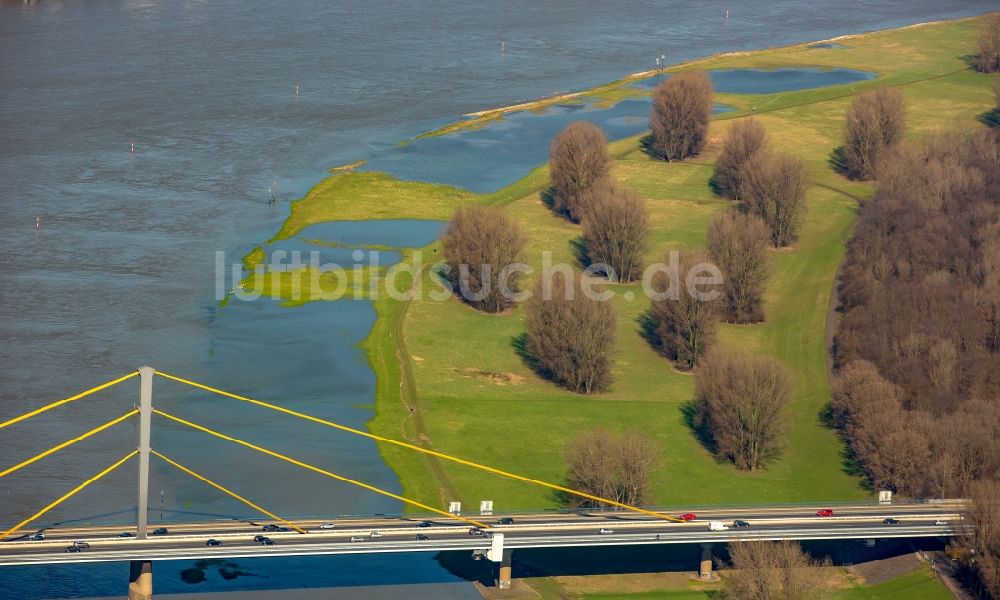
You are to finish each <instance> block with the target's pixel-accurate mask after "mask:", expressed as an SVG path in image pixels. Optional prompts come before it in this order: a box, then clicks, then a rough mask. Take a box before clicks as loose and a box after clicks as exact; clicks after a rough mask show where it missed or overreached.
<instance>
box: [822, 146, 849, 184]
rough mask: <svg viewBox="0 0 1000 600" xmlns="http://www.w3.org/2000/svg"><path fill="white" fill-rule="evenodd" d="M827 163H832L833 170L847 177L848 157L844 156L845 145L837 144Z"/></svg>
mask: <svg viewBox="0 0 1000 600" xmlns="http://www.w3.org/2000/svg"><path fill="white" fill-rule="evenodd" d="M826 164H828V165H830V168H831V169H833V171H834V172H835V173H837V174H838V175H843V176H844V177H847V159H846V158H845V156H844V147H843V146H837V147H836V148H834V149H833V152H831V153H830V158H828V159H827V161H826Z"/></svg>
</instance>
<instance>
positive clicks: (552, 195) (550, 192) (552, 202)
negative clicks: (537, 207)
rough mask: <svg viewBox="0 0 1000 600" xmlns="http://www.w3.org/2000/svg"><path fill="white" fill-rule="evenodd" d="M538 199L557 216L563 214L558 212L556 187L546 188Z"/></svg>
mask: <svg viewBox="0 0 1000 600" xmlns="http://www.w3.org/2000/svg"><path fill="white" fill-rule="evenodd" d="M538 197H539V199H540V200H541V201H542V204H544V205H545V208H547V209H549V210H551V211H552V212H554V213H556V214H557V215H558V214H561V213H560V212H559V211H558V210H556V189H555V188H554V187H552V186H551V185H550V186H549V187H547V188H545V189H544V190H542V191H541V192H539V193H538Z"/></svg>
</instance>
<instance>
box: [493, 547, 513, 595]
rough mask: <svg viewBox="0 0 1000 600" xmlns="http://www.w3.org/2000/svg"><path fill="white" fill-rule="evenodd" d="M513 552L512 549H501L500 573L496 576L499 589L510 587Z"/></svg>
mask: <svg viewBox="0 0 1000 600" xmlns="http://www.w3.org/2000/svg"><path fill="white" fill-rule="evenodd" d="M513 554H514V551H513V550H504V551H503V560H502V561H500V574H499V576H498V577H497V587H498V588H500V589H501V590H509V589H510V580H511V568H510V566H511V557H512V555H513Z"/></svg>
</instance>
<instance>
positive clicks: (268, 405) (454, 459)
mask: <svg viewBox="0 0 1000 600" xmlns="http://www.w3.org/2000/svg"><path fill="white" fill-rule="evenodd" d="M156 374H157V375H159V376H161V377H165V378H167V379H172V380H174V381H177V382H179V383H183V384H186V385H189V386H191V387H196V388H199V389H202V390H205V391H208V392H212V393H215V394H219V395H220V396H226V397H227V398H232V399H234V400H240V401H242V402H249V403H250V404H256V405H257V406H262V407H264V408H269V409H271V410H276V411H278V412H281V413H285V414H287V415H291V416H293V417H298V418H300V419H305V420H306V421H312V422H313V423H319V424H320V425H326V426H327V427H333V428H334V429H339V430H341V431H346V432H348V433H353V434H355V435H360V436H362V437H366V438H369V439H372V440H375V441H377V442H384V443H386V444H393V445H396V446H400V447H402V448H406V449H408V450H413V451H416V452H422V453H423V454H429V455H430V456H436V457H437V458H442V459H444V460H448V461H451V462H454V463H458V464H460V465H465V466H467V467H472V468H474V469H479V470H481V471H486V472H488V473H493V474H494V475H500V476H502V477H509V478H510V479H516V480H517V481H523V482H525V483H532V484H535V485H539V486H542V487H546V488H549V489H551V490H556V491H560V492H563V493H566V494H572V495H574V496H579V497H580V498H586V499H588V500H593V501H594V502H602V503H604V504H610V505H611V506H617V507H618V508H623V509H625V510H630V511H633V512H637V513H642V514H644V515H650V516H653V517H656V518H658V519H664V520H666V521H670V522H673V523H677V522H682V520H681V519H676V518H674V517H671V516H669V515H665V514H663V513H658V512H655V511H652V510H646V509H644V508H639V507H638V506H632V505H630V504H624V503H622V502H617V501H615V500H610V499H608V498H601V497H600V496H595V495H593V494H588V493H586V492H581V491H580V490H574V489H572V488H568V487H564V486H561V485H556V484H554V483H549V482H547V481H541V480H539V479H533V478H531V477H524V476H523V475H517V474H515V473H510V472H508V471H504V470H501V469H496V468H493V467H490V466H487V465H481V464H479V463H475V462H472V461H470V460H465V459H464V458H458V457H457V456H451V455H449V454H444V453H443V452H437V451H435V450H430V449H428V448H422V447H420V446H417V445H415V444H410V443H407V442H402V441H399V440H394V439H392V438H386V437H382V436H380V435H375V434H374V433H368V432H367V431H361V430H360V429H354V428H353V427H348V426H346V425H341V424H340V423H335V422H333V421H328V420H326V419H321V418H319V417H314V416H312V415H307V414H305V413H301V412H298V411H295V410H291V409H288V408H285V407H283V406H278V405H277V404H271V403H269V402H264V401H262V400H255V399H253V398H247V397H245V396H240V395H238V394H233V393H231V392H227V391H225V390H220V389H217V388H213V387H209V386H207V385H204V384H201V383H198V382H196V381H190V380H187V379H183V378H181V377H177V376H176V375H170V374H167V373H164V372H163V371H157V372H156Z"/></svg>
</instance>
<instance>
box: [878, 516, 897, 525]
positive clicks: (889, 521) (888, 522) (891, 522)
mask: <svg viewBox="0 0 1000 600" xmlns="http://www.w3.org/2000/svg"><path fill="white" fill-rule="evenodd" d="M882 522H883V523H885V524H886V525H899V519H893V518H892V517H889V518H888V519H883V520H882Z"/></svg>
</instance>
